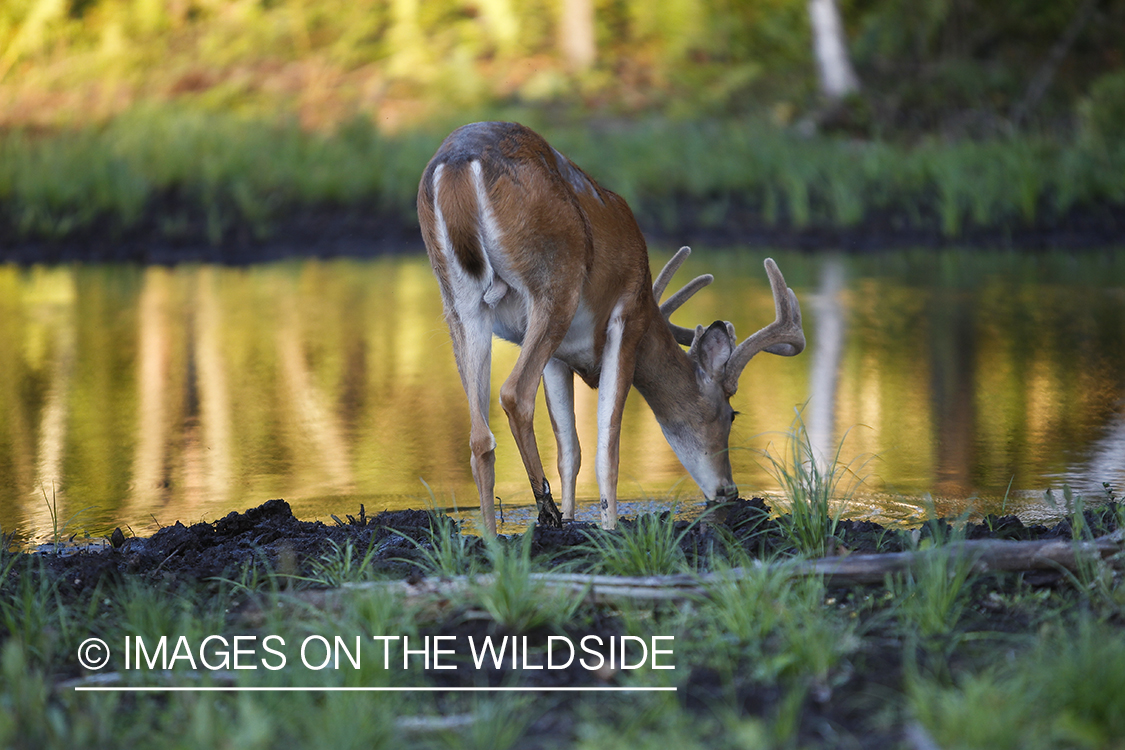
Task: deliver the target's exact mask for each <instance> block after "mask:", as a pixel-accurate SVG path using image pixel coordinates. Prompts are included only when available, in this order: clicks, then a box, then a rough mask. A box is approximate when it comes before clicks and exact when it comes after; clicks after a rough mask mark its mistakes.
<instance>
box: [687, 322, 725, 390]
mask: <svg viewBox="0 0 1125 750" xmlns="http://www.w3.org/2000/svg"><path fill="white" fill-rule="evenodd" d="M734 344H735V340H734V338H733V337H732V336H731V335H730V331H729V330H727V324H726V323H724V322H723V321H721V320H716V321H715V322H714V323H712V324H711V325H710V326H709V327H708V328H707V330H703V326H697V327H696V329H695V341H693V342H692V344H691V351H690V354H691V356H692V357H693V358H694V359H695V361H696V362H697V363H698V364H699V366H700V367H701V368H702V369H703V372H705V373H706V374H707V375H708V376H709V377H711V378H712V379H715V378H718V377H720V376H721V375H722V374H723V370H724V369H725V368H726V366H727V360H728V359H730V355H731V354H732V353H733V352H734Z"/></svg>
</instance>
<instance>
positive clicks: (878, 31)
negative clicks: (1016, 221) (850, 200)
mask: <svg viewBox="0 0 1125 750" xmlns="http://www.w3.org/2000/svg"><path fill="white" fill-rule="evenodd" d="M565 5H567V2H565V0H556V1H555V2H551V1H549V0H534V1H533V2H524V3H515V2H511V0H489V1H487V2H480V1H478V0H430V1H428V2H426V3H417V2H393V1H392V0H351V1H348V2H346V1H345V0H317V2H310V0H269V1H268V2H266V1H265V0H195V1H193V2H172V1H170V0H11V1H10V2H6V3H4V4H3V5H0V50H3V52H0V87H3V88H4V89H6V90H7V92H8V97H7V98H8V99H9V100H10V101H12V102H13V106H12V107H10V108H9V109H8V111H7V112H6V113H4V114H3V115H0V117H4V118H5V119H7V120H8V121H9V122H44V121H48V122H54V123H59V122H83V121H86V120H87V119H88V118H90V117H105V116H110V115H112V114H114V113H117V112H120V111H121V109H122V108H124V107H128V106H130V105H132V104H135V103H137V102H142V101H153V100H157V101H159V100H168V99H176V100H180V101H184V102H190V103H192V104H193V105H198V106H201V107H204V108H208V109H212V110H217V109H230V110H235V111H239V112H253V113H257V114H273V113H275V112H277V111H287V112H291V113H297V114H299V115H300V117H301V119H302V122H304V123H305V124H306V125H315V126H317V127H327V126H331V125H333V124H335V123H339V122H342V121H346V120H347V119H349V118H350V117H351V116H353V115H354V114H356V113H357V112H366V113H368V114H371V115H378V116H379V119H380V120H389V121H391V122H393V123H396V124H402V123H403V122H405V121H417V119H418V118H419V117H433V116H435V115H441V114H442V113H445V112H447V111H448V110H449V108H450V107H454V108H458V109H464V108H472V107H479V106H481V105H487V104H497V103H503V102H522V103H534V104H542V103H547V104H551V105H553V106H557V105H562V106H563V107H564V108H565V107H567V106H568V105H572V104H577V105H579V106H580V107H582V108H591V109H595V110H598V111H609V112H612V113H621V112H628V113H636V112H641V111H649V112H651V111H661V112H665V113H668V114H671V115H673V116H677V117H679V116H684V115H692V116H698V115H699V114H707V115H710V114H716V113H721V114H729V113H732V112H738V113H745V112H750V111H757V112H765V113H769V114H770V115H771V116H772V117H774V118H776V119H777V120H778V121H779V122H782V123H786V124H787V123H790V122H793V121H794V120H796V119H798V118H800V117H801V116H802V115H803V114H806V113H809V112H810V111H812V113H813V114H814V115H815V114H816V112H815V109H816V107H817V99H816V96H815V91H816V86H815V82H814V80H813V76H814V65H813V61H812V49H811V48H812V45H811V40H810V30H809V23H808V18H807V7H806V3H805V2H803V0H734V1H733V2H732V1H730V0H722V1H720V0H673V1H670V2H661V3H651V2H647V1H646V0H620V1H619V2H608V0H598V1H597V2H594V3H593V19H592V20H593V23H594V37H595V42H596V49H597V57H596V60H595V63H594V65H593V66H592V67H590V68H583V67H582V66H581V65H575V64H574V62H573V61H571V60H569V59H568V58H567V56H566V54H565V53H564V52H563V51H562V50H563V49H564V48H565V43H564V42H565V38H566V36H567V34H568V32H567V29H566V27H565V26H564V25H563V24H562V22H561V16H562V13H563V10H564V6H565ZM840 5H841V7H842V10H843V14H844V19H845V22H846V27H847V29H846V31H847V33H848V36H849V38H850V39H849V41H850V46H851V50H852V56H853V58H854V60H855V63H856V68H857V70H858V73H859V76H860V79H861V81H863V82H864V87H863V94H862V96H863V97H864V99H865V100H864V101H861V102H860V103H859V106H858V107H856V112H858V113H859V116H858V117H852V118H851V121H850V123H849V125H850V126H855V125H857V124H858V125H859V126H860V127H861V128H872V127H873V128H874V129H876V130H879V131H884V132H885V131H886V130H888V129H901V128H906V129H918V128H922V129H932V128H934V127H935V126H939V127H943V128H945V129H947V130H951V131H955V132H961V133H970V134H973V133H976V134H981V133H984V134H993V135H995V134H998V133H1003V132H1005V130H1006V128H1008V127H1010V123H1011V121H1012V119H1013V118H1012V114H1013V111H1014V110H1016V109H1017V108H1018V107H1019V106H1020V105H1021V103H1022V102H1023V101H1024V100H1025V99H1026V96H1027V91H1028V90H1029V87H1030V85H1031V79H1032V76H1034V75H1035V74H1036V72H1037V71H1038V70H1039V69H1040V68H1041V67H1043V65H1044V64H1045V63H1047V62H1049V61H1051V60H1052V57H1051V55H1052V49H1053V48H1054V47H1055V46H1056V45H1057V44H1058V43H1059V39H1060V34H1061V30H1062V29H1064V28H1066V27H1067V26H1068V25H1069V24H1070V23H1071V21H1072V19H1073V18H1074V17H1075V16H1076V15H1079V14H1081V12H1082V8H1083V5H1084V3H1083V0H1067V1H1066V2H1060V3H1047V2H1042V0H1025V1H1023V2H1017V3H1001V4H995V3H983V2H959V3H932V4H929V5H927V6H926V8H925V9H924V11H919V10H918V8H917V7H916V4H914V3H910V2H907V1H906V0H850V1H849V2H842V3H840ZM1095 19H1096V20H1094V21H1093V22H1090V23H1087V24H1085V25H1084V26H1083V28H1081V30H1080V34H1079V36H1078V37H1077V43H1075V44H1072V45H1071V46H1070V47H1069V48H1067V49H1065V50H1064V58H1063V60H1062V62H1064V63H1065V64H1064V65H1058V64H1056V65H1055V68H1054V69H1053V71H1052V76H1051V83H1052V84H1053V85H1051V86H1050V87H1049V89H1048V97H1047V101H1046V102H1045V103H1044V107H1043V113H1042V117H1043V119H1044V121H1046V122H1051V121H1057V120H1058V119H1059V118H1062V119H1063V120H1064V121H1065V120H1066V119H1068V118H1069V117H1070V115H1071V112H1072V110H1073V105H1074V103H1075V102H1076V101H1078V100H1079V99H1081V98H1082V97H1083V96H1084V95H1085V94H1086V93H1087V91H1088V90H1089V86H1090V84H1091V82H1092V81H1093V80H1094V79H1095V78H1096V77H1097V76H1098V75H1101V74H1103V73H1105V72H1106V67H1107V66H1110V67H1116V68H1117V70H1120V66H1121V64H1122V61H1121V59H1120V56H1119V55H1117V53H1116V50H1117V46H1118V43H1119V40H1118V39H1117V35H1116V34H1115V33H1114V32H1115V30H1116V29H1119V28H1121V26H1122V22H1123V21H1125V2H1122V1H1121V0H1106V1H1104V2H1101V3H1099V7H1098V9H1097V13H1096V15H1095ZM822 119H823V118H822ZM825 124H830V123H827V122H826V123H825Z"/></svg>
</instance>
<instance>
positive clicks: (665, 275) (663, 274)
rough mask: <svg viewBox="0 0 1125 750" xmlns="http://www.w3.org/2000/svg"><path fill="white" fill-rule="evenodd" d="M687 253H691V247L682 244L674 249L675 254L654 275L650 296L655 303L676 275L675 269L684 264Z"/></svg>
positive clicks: (677, 269)
mask: <svg viewBox="0 0 1125 750" xmlns="http://www.w3.org/2000/svg"><path fill="white" fill-rule="evenodd" d="M689 255H691V248H690V247H688V246H687V245H684V246H683V247H681V248H680V249H679V250H677V251H676V254H675V255H673V256H672V259H671V260H669V261H668V262H667V263H665V264H664V268H663V270H661V271H660V274H659V275H658V276H657V277H656V281H654V282H653V283H652V296H653V298H654V299H655V300H656V301H657V303H659V302H660V298H661V297H662V296H664V290H665V289H667V288H668V282H669V281H671V280H672V277H673V276H675V275H676V271H679V270H680V266H682V265H683V264H684V260H685V259H686V258H687V257H688V256H689Z"/></svg>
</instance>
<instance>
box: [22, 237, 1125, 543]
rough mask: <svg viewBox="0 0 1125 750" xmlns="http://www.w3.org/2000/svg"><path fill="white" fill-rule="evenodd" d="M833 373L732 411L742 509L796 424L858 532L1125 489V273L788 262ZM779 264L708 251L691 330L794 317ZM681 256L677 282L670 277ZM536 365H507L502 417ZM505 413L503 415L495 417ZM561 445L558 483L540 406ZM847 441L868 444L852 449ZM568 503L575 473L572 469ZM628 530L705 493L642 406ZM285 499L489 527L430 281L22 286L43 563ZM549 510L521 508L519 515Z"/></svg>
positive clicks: (751, 374) (30, 527)
mask: <svg viewBox="0 0 1125 750" xmlns="http://www.w3.org/2000/svg"><path fill="white" fill-rule="evenodd" d="M770 254H771V255H772V256H773V257H774V258H775V259H776V260H777V261H778V263H779V265H780V267H781V269H782V271H783V272H784V273H785V276H786V279H787V281H788V283H789V284H790V286H792V287H793V288H794V289H795V291H796V292H797V295H798V297H799V298H800V300H801V303H802V309H803V312H804V319H805V329H806V333H807V335H808V340H809V347H808V349H807V350H806V352H805V353H804V354H802V355H801V356H800V357H796V358H784V357H774V356H770V355H766V354H763V355H760V356H758V357H756V358H755V359H754V360H753V361H752V362H751V363H750V365H749V366H748V367H747V369H746V371H745V372H744V374H743V377H742V382H741V388H740V390H739V392H738V394H737V395H736V396H735V397H734V399H733V401H732V404H733V405H734V408H735V409H737V410H738V411H740V412H741V413H742V416H741V417H740V418H739V419H738V420H737V421H736V422H735V425H734V432H733V434H732V439H731V446H732V463H733V465H734V470H735V479H736V481H737V482H738V484H739V486H740V488H741V489H742V494H743V496H750V495H751V494H759V495H762V494H766V495H768V494H772V493H776V492H777V491H778V487H777V483H776V481H775V480H774V478H773V477H772V476H771V474H770V473H769V471H767V469H766V468H763V465H765V466H768V465H769V464H768V462H767V461H765V460H764V458H763V456H762V454H761V451H763V450H768V451H769V452H770V453H771V454H772V455H775V456H779V457H780V456H781V455H782V453H783V452H784V450H785V443H786V439H787V438H786V436H785V434H786V433H787V432H788V431H790V430H791V429H792V428H793V424H794V418H795V416H796V415H797V413H798V411H800V414H801V416H802V419H803V422H804V424H805V425H806V427H807V429H808V432H809V435H810V439H811V440H812V442H813V444H814V445H815V446H817V448H818V449H819V450H820V451H821V452H822V453H824V454H825V455H827V456H832V455H835V454H836V452H837V449H839V460H840V461H841V462H842V463H845V464H849V465H850V466H851V468H852V469H853V470H854V472H855V477H852V478H846V479H845V484H848V485H850V484H851V483H852V479H860V478H861V479H862V480H863V482H862V484H860V485H858V487H856V492H855V497H854V499H853V500H852V501H851V503H850V505H849V506H848V509H847V513H848V514H849V515H852V516H857V517H870V518H874V519H876V520H880V521H883V522H888V521H891V522H896V521H901V522H909V521H911V520H917V519H919V518H920V517H923V516H924V514H925V512H926V510H925V509H926V508H927V506H928V505H929V504H931V503H932V505H933V506H934V508H935V509H936V511H937V512H938V513H942V514H958V513H961V512H963V511H966V510H969V511H975V512H981V513H983V512H1001V511H1005V512H1018V513H1021V514H1022V515H1024V516H1025V517H1027V518H1029V519H1035V518H1042V517H1049V516H1052V515H1055V514H1057V513H1058V509H1057V508H1056V507H1055V506H1053V505H1051V503H1050V502H1047V501H1046V500H1045V499H1044V491H1045V490H1047V489H1048V488H1054V490H1055V495H1056V497H1061V489H1062V487H1063V486H1064V485H1067V486H1069V487H1071V488H1073V489H1074V491H1076V492H1079V493H1081V494H1082V495H1083V496H1085V497H1087V498H1089V499H1090V500H1093V501H1096V500H1099V499H1104V498H1105V497H1106V491H1105V488H1104V487H1103V482H1106V483H1109V485H1110V486H1111V487H1112V488H1113V489H1114V490H1115V491H1117V492H1122V491H1125V403H1123V398H1125V256H1122V255H1120V254H1117V253H1113V252H1100V253H1085V254H1080V255H1069V254H1030V255H1029V254H1019V253H988V252H982V251H963V252H953V251H946V252H940V253H937V252H900V253H891V254H883V255H878V256H870V257H852V256H833V255H824V254H817V255H803V254H799V253H791V252H783V251H777V252H771V253H770ZM764 255H765V253H763V252H757V251H755V252H742V253H734V252H706V251H704V252H698V251H697V253H696V254H695V255H693V256H692V258H691V259H690V260H689V262H688V264H687V266H686V268H685V269H684V270H682V271H681V272H680V275H681V276H680V278H679V281H680V282H681V283H682V282H683V281H684V280H686V279H688V278H690V274H695V273H705V272H712V273H714V274H715V275H716V282H715V283H714V284H713V285H712V286H711V287H708V288H707V289H705V290H704V291H702V292H700V293H699V294H698V295H697V296H696V297H695V298H694V299H693V300H692V301H691V302H690V303H689V304H688V305H686V306H685V307H684V308H682V309H681V310H680V311H679V312H678V313H677V314H676V316H675V319H676V321H677V322H679V323H681V324H683V325H694V324H695V323H704V324H706V323H710V322H711V321H712V320H715V319H718V318H723V319H729V320H731V321H733V322H734V324H735V326H736V329H737V330H738V331H739V333H740V334H741V335H743V336H745V335H747V334H749V333H751V332H753V331H754V330H756V329H757V328H758V327H760V326H761V325H764V324H765V323H767V322H769V321H770V320H772V318H773V304H772V299H771V296H770V291H769V286H768V283H767V280H766V276H765V273H764V271H763V270H762V265H761V264H762V258H763V256H764ZM666 259H667V255H663V256H659V257H654V264H656V263H661V264H662V263H663V262H664V261H665V260H666ZM517 351H518V350H517V349H516V348H515V347H513V346H511V345H509V344H505V343H502V342H497V343H496V344H495V349H494V352H495V353H494V366H493V379H494V386H493V393H494V396H495V394H496V393H498V390H499V386H500V383H501V382H503V379H504V377H505V376H506V375H507V373H508V372H509V370H510V369H511V366H512V364H513V363H514V361H515V357H516V354H517ZM494 401H495V399H494ZM576 402H577V403H576V407H577V412H578V428H579V433H580V438H581V441H582V445H583V446H584V448H585V456H584V459H585V460H584V465H583V468H582V472H581V474H580V476H579V488H578V491H579V497H580V499H581V507H580V517H587V518H590V519H594V518H595V517H596V510H595V507H594V506H595V503H596V499H597V485H596V481H595V479H594V470H593V469H594V446H595V444H596V437H595V436H596V414H595V410H596V393H595V392H593V391H590V390H588V389H586V388H585V387H584V386H582V385H581V383H579V384H578V387H577V388H576ZM536 421H537V434H538V435H539V438H540V446H541V450H542V452H543V454H544V456H543V457H544V462H545V464H546V465H547V466H548V467H553V466H554V440H553V437H552V435H551V430H550V423H549V420H548V417H547V413H546V409H545V407H544V406H543V401H542V394H540V400H539V407H538V409H537V413H536ZM492 426H493V431H494V432H495V433H496V437H497V441H498V449H497V456H498V460H497V494H498V495H499V496H500V497H501V498H502V504H503V507H504V508H505V513H506V515H505V520H506V521H507V522H508V523H509V525H512V526H514V525H518V524H522V523H526V521H527V519H528V518H529V517H530V514H529V513H528V512H527V510H526V507H527V506H529V505H531V504H532V503H533V498H532V495H531V492H530V489H529V487H528V486H527V483H526V475H525V474H524V472H523V468H522V464H521V462H520V460H519V455H518V452H517V450H516V448H515V445H514V443H513V441H512V438H511V436H510V434H509V432H508V429H507V420H506V418H505V416H504V414H503V412H502V410H501V409H500V408H499V405H498V404H494V408H493V411H492ZM841 441H842V442H841ZM549 476H550V477H554V472H553V471H549ZM619 493H620V495H621V497H622V498H623V499H627V500H630V501H631V502H626V503H624V504H623V506H622V507H623V511H624V513H625V514H632V513H636V512H640V511H644V510H648V509H663V508H666V507H669V506H671V505H675V506H676V507H677V508H679V509H680V510H682V511H686V512H691V511H692V509H693V508H698V507H700V504H701V494H700V493H699V490H698V488H697V487H696V486H695V485H694V483H692V481H691V480H690V478H688V477H687V475H686V472H685V471H684V470H683V468H682V467H681V466H680V464H679V462H678V461H677V459H676V458H675V456H674V455H673V453H672V452H671V449H669V448H668V446H667V444H666V442H665V441H664V438H663V436H662V434H661V431H660V428H659V426H658V425H657V423H656V421H655V420H654V419H653V417H652V414H651V412H649V410H648V408H647V406H646V405H645V404H644V401H643V399H641V398H640V397H639V395H638V394H636V393H635V392H634V393H633V394H632V395H630V398H629V403H628V408H627V410H626V414H625V417H624V425H623V429H622V446H621V480H620V489H619ZM275 497H283V498H285V499H286V500H288V501H289V502H290V504H291V505H292V506H293V508H294V511H295V512H296V513H297V514H298V515H299V516H300V517H303V518H308V519H322V520H325V521H329V522H331V516H332V515H333V514H335V515H337V516H339V517H341V518H342V517H344V515H345V514H352V515H355V514H357V513H358V510H359V506H360V504H361V503H362V504H363V505H364V506H365V508H366V512H367V513H368V515H374V514H375V513H376V512H378V511H381V510H384V509H388V508H389V509H398V508H407V507H410V508H419V507H426V506H427V505H436V506H437V507H439V508H453V507H459V508H460V509H461V510H463V511H471V510H472V509H473V508H474V507H475V506H476V497H475V490H474V487H473V483H472V476H471V473H470V469H469V461H468V410H467V406H466V403H465V397H464V394H463V392H462V391H461V386H460V382H459V380H458V377H457V374H456V369H455V365H454V362H453V355H452V351H451V348H450V344H449V338H448V334H447V333H446V329H445V325H444V322H443V320H442V314H441V301H440V297H439V294H438V290H437V286H436V283H435V282H434V279H433V277H432V275H431V272H430V269H429V266H428V264H427V262H426V259H425V257H424V256H421V255H409V256H403V257H396V258H385V259H379V260H371V261H358V260H337V261H314V260H309V261H290V262H281V263H273V264H263V265H258V266H250V267H244V268H227V267H218V266H179V267H176V268H171V269H169V268H159V267H148V268H145V267H136V266H111V265H72V266H59V267H33V268H17V267H14V266H0V529H2V530H3V531H4V532H6V533H7V532H13V531H15V532H18V533H19V535H20V537H21V538H22V539H24V540H26V541H37V540H43V539H46V538H49V537H50V536H51V535H52V534H53V533H54V531H55V530H56V529H58V530H60V531H63V532H64V533H65V534H66V535H68V536H69V535H70V534H72V533H76V532H77V533H78V534H79V535H80V536H81V535H82V534H84V533H89V534H91V535H95V536H97V535H102V534H105V533H107V532H108V531H110V530H112V529H113V527H115V526H121V527H122V528H130V529H132V530H133V531H134V532H136V533H138V534H145V533H151V532H152V531H154V530H155V529H156V528H158V527H159V526H160V525H166V524H170V523H174V522H175V521H177V520H180V521H183V522H184V523H191V522H194V521H198V520H213V519H215V518H218V517H220V516H222V515H225V514H226V513H228V512H230V511H232V510H238V511H241V510H244V509H245V508H247V507H251V506H254V505H258V504H260V503H261V502H263V501H265V500H267V499H270V498H275ZM521 508H523V510H521Z"/></svg>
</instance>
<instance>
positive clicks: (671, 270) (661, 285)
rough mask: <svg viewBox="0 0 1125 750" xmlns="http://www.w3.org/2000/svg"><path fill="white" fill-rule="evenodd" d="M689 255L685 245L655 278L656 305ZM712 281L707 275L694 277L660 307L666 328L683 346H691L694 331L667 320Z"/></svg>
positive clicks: (653, 292) (654, 294)
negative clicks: (666, 324)
mask: <svg viewBox="0 0 1125 750" xmlns="http://www.w3.org/2000/svg"><path fill="white" fill-rule="evenodd" d="M689 255H691V248H690V247H687V246H686V245H685V246H684V247H681V248H680V249H679V250H678V251H677V252H676V254H675V255H673V256H672V259H671V260H669V261H668V263H667V264H665V266H664V268H663V270H661V271H660V274H659V275H658V276H657V277H656V281H655V282H653V284H652V296H653V298H654V299H655V300H656V301H657V303H659V302H660V298H661V297H662V296H663V295H664V290H665V289H667V288H668V283H669V282H670V281H671V280H672V277H673V276H674V275H675V274H676V271H678V270H680V266H682V265H683V263H684V260H685V259H686V258H687V257H688V256H689ZM714 280H715V277H714V276H712V275H711V274H709V273H708V274H704V275H702V276H696V277H695V278H694V279H692V280H691V281H690V282H688V283H687V284H686V285H684V288H683V289H680V290H679V291H678V292H676V293H675V294H673V295H672V296H671V297H669V298H668V299H667V300H666V301H665V302H664V303H663V304H662V305H660V314H661V315H663V316H664V320H665V321H666V322H667V323H668V328H669V329H670V330H671V331H672V336H674V337H675V339H676V341H677V342H679V343H680V344H681V345H683V346H691V342H692V340H693V339H694V338H695V331H694V330H693V329H691V328H684V327H682V326H678V325H676V324H675V323H673V322H672V321H671V320H669V318H670V317H671V316H672V313H674V312H675V311H676V310H679V309H680V307H681V306H682V305H683V304H684V303H685V302H687V301H688V300H689V299H690V298H691V296H692V295H693V294H695V293H696V292H698V291H699V290H700V289H702V288H703V287H705V286H707V285H708V284H710V283H711V282H712V281H714Z"/></svg>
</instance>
